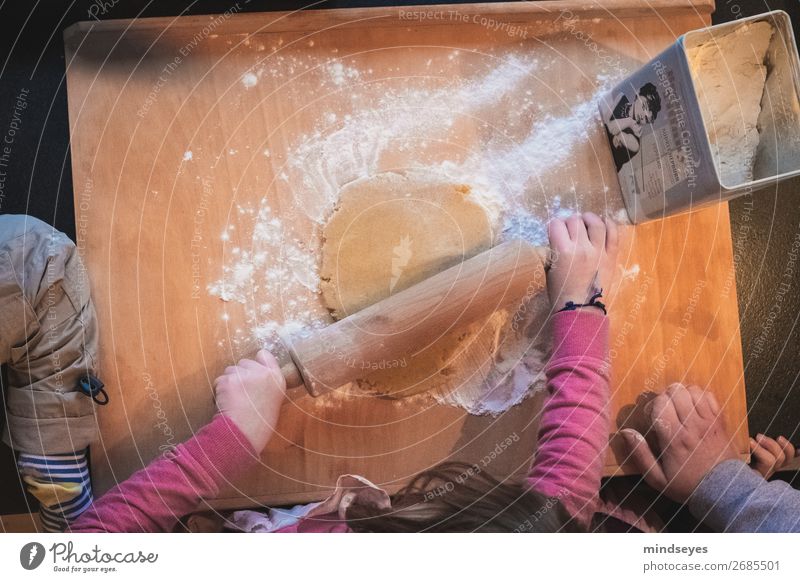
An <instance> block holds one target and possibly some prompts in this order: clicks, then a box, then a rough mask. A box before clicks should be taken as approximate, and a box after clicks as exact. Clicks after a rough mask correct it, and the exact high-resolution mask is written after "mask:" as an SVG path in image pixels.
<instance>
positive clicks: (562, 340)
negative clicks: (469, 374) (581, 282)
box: [528, 309, 609, 526]
mask: <svg viewBox="0 0 800 582" xmlns="http://www.w3.org/2000/svg"><path fill="white" fill-rule="evenodd" d="M552 323H553V340H554V349H553V356H552V357H551V358H550V361H549V362H548V364H547V368H546V369H545V374H546V376H547V396H546V401H545V404H544V408H543V410H542V416H541V424H540V426H539V443H538V448H537V451H536V456H535V457H534V461H533V467H532V468H531V472H530V475H529V476H528V484H529V485H530V486H531V487H532V488H533V489H536V490H537V491H539V492H540V493H543V494H545V495H548V496H551V497H556V498H558V499H559V500H561V502H562V503H563V504H564V506H565V507H566V508H567V510H568V511H569V512H570V514H571V515H572V516H573V517H574V518H576V519H577V520H578V521H579V522H580V523H581V524H582V525H584V526H588V525H589V523H590V521H591V518H592V515H593V514H594V512H595V508H596V507H597V502H598V499H599V490H600V479H601V477H602V472H603V461H604V458H605V451H606V446H607V444H608V432H609V413H608V406H607V404H608V399H609V387H608V375H609V364H608V360H607V352H608V318H607V317H606V316H604V315H603V314H602V313H600V312H599V311H597V312H595V310H594V309H586V310H577V311H565V312H562V313H557V314H555V315H554V316H553V322H552Z"/></svg>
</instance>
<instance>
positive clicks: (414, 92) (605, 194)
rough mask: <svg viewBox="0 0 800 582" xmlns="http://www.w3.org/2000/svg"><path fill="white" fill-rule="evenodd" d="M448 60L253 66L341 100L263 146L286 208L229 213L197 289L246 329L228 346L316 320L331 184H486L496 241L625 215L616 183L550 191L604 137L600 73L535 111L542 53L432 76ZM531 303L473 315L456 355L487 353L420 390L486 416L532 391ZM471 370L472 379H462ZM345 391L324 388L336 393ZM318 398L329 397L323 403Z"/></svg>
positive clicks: (271, 345) (538, 360)
mask: <svg viewBox="0 0 800 582" xmlns="http://www.w3.org/2000/svg"><path fill="white" fill-rule="evenodd" d="M462 57H463V54H461V53H459V52H458V51H452V52H451V53H449V54H447V55H446V58H444V59H443V60H442V61H441V62H434V61H433V60H429V61H428V63H427V66H428V68H429V69H430V70H431V75H430V77H425V76H419V77H412V78H402V77H400V78H394V79H392V75H394V74H397V73H396V72H395V73H393V72H392V71H389V72H385V74H386V75H387V77H388V78H387V79H375V78H374V72H373V71H372V70H369V69H368V70H360V69H359V68H358V67H357V66H356V64H355V63H354V62H352V61H347V62H345V61H343V60H340V59H333V60H331V61H329V62H324V61H322V62H318V63H315V62H313V61H305V62H291V63H287V62H282V63H281V62H278V63H275V64H272V65H266V64H265V65H264V66H263V67H262V68H261V69H260V70H259V71H258V75H259V76H260V75H262V74H270V75H279V74H283V73H284V72H286V71H287V70H288V71H289V73H291V74H299V73H302V72H303V71H309V70H310V71H317V73H318V74H319V75H320V77H321V78H320V84H319V86H320V91H323V92H341V93H343V94H346V95H347V96H348V98H349V101H350V103H349V105H350V107H346V106H345V107H342V106H338V107H337V108H335V109H334V108H328V109H326V108H324V107H319V112H318V114H317V115H318V120H317V123H316V126H315V127H314V129H313V130H312V131H311V132H309V133H307V134H305V135H301V136H298V138H297V142H296V143H294V144H292V145H291V146H290V149H288V150H287V151H285V152H276V151H269V150H263V154H264V156H266V157H268V158H269V161H266V160H265V163H272V164H273V168H274V170H275V174H276V179H277V180H278V181H279V182H280V183H281V184H284V185H286V189H288V190H289V191H290V192H291V194H290V195H291V197H292V198H293V201H292V204H291V208H290V209H289V211H288V213H289V214H291V215H292V219H291V220H282V219H281V217H286V216H287V210H286V208H285V207H282V208H281V210H280V211H279V212H277V211H273V209H272V208H271V206H270V197H269V196H265V197H264V198H263V200H262V201H261V203H260V205H259V206H258V207H253V208H251V207H244V206H240V207H238V208H237V212H238V216H239V220H240V222H241V223H242V224H240V225H239V227H238V228H239V231H241V232H244V233H245V234H244V235H243V236H242V238H240V239H239V240H238V242H237V243H234V242H233V241H231V242H230V245H231V248H226V262H225V264H224V267H223V271H222V276H221V278H220V279H219V281H217V282H215V283H213V284H212V285H210V286H209V288H208V291H209V293H211V294H212V295H214V296H217V297H219V298H221V299H223V300H225V301H235V302H239V303H241V304H243V305H244V309H245V313H246V316H247V325H248V327H249V329H247V330H244V331H242V332H241V333H240V334H237V335H236V336H235V337H233V339H232V340H231V341H232V342H233V344H234V347H236V348H238V349H240V350H242V351H245V353H246V350H249V349H251V348H252V347H253V343H254V342H255V344H257V345H258V346H262V347H266V348H268V349H272V350H277V351H280V349H281V345H280V342H279V341H278V337H279V335H280V334H281V333H284V332H287V331H290V332H292V333H310V332H311V330H313V329H315V328H318V327H321V326H324V325H327V324H328V323H329V322H330V317H329V315H328V313H327V311H326V310H324V309H323V308H322V306H321V302H320V300H319V297H318V292H319V272H318V268H319V265H318V263H317V261H318V257H319V248H320V245H321V242H322V241H321V239H320V236H321V235H320V231H321V226H322V225H323V224H324V222H325V220H327V217H328V216H329V215H330V213H331V212H332V210H333V207H334V205H335V204H336V201H337V200H336V199H337V195H338V192H339V189H340V188H341V186H343V185H344V184H346V183H348V182H350V181H352V180H354V179H357V178H359V177H364V176H368V175H370V174H374V173H377V172H380V171H385V170H388V169H397V168H402V167H405V168H411V167H415V168H435V169H436V170H439V171H442V172H444V173H446V174H448V175H452V176H453V177H454V178H457V179H458V180H460V181H463V182H465V183H470V184H474V185H477V186H486V187H485V188H476V189H480V190H483V191H486V192H494V193H496V195H495V196H494V197H492V198H491V199H487V200H483V202H484V203H485V204H486V205H487V207H489V208H491V209H492V210H493V211H495V212H497V213H498V215H499V216H500V223H501V224H502V232H501V233H499V236H498V242H499V241H501V240H505V239H510V238H517V237H521V238H525V239H527V240H528V241H530V242H532V243H534V244H546V241H547V234H546V228H545V224H546V221H547V219H548V218H550V217H552V216H559V217H560V216H565V215H568V214H570V213H572V212H574V211H577V210H593V211H595V212H599V213H601V214H606V215H609V216H613V217H615V218H618V216H619V213H620V212H622V213H624V212H625V211H624V208H623V205H622V199H621V197H620V196H619V195H618V194H617V193H616V189H615V191H614V192H612V193H610V194H609V188H608V186H603V185H602V184H601V185H600V186H599V187H598V186H597V185H596V183H593V184H572V185H571V187H567V188H566V189H565V190H563V179H564V176H568V175H571V172H570V170H571V169H573V168H575V167H576V164H577V163H578V162H577V161H576V152H577V151H578V150H579V149H581V148H583V149H582V150H581V151H582V152H583V153H584V154H585V152H586V148H591V147H592V146H591V145H590V144H591V142H594V143H595V144H601V143H604V142H603V140H604V139H605V136H604V135H602V134H601V133H600V130H601V126H600V121H599V119H597V113H596V111H597V105H596V101H597V99H598V98H599V96H600V95H601V94H603V93H604V92H605V91H607V90H608V88H610V87H611V86H612V85H613V83H614V81H615V79H614V78H612V77H610V76H608V77H607V76H604V75H601V76H599V77H598V78H597V79H595V83H594V85H593V87H591V89H590V90H589V91H587V92H586V93H584V94H575V95H569V96H565V95H559V97H558V99H559V100H560V105H559V106H558V107H549V108H544V109H543V105H542V102H541V101H542V100H541V99H538V98H537V91H545V92H546V91H552V89H550V88H548V87H546V86H545V85H542V84H537V81H536V78H537V73H539V72H542V71H545V70H547V69H549V68H550V67H553V66H557V62H558V61H556V60H555V58H554V59H552V60H547V59H537V58H533V57H532V56H525V57H522V56H515V55H513V54H511V55H508V54H507V55H504V56H503V57H502V58H498V59H497V60H495V61H493V62H490V63H489V66H485V67H483V68H482V69H479V70H475V71H474V72H473V73H472V74H467V75H466V77H456V76H453V75H445V74H443V73H444V70H443V69H441V68H439V67H442V66H444V67H452V66H454V63H455V65H456V66H457V65H458V63H459V62H460V59H461V58H462ZM444 61H446V63H447V64H444V65H443V62H444ZM398 71H399V68H398ZM462 75H463V71H462ZM445 79H451V80H445ZM242 82H243V83H245V78H244V77H243V78H242ZM467 130H470V131H476V132H477V133H478V140H477V141H478V143H477V145H476V147H475V149H474V150H472V151H463V150H459V149H458V148H457V147H452V146H453V145H454V144H456V143H458V142H459V140H457V139H455V138H457V137H458V136H459V135H460V132H464V131H467ZM597 138H599V139H597ZM273 150H274V147H273ZM590 151H592V150H591V149H590ZM612 169H613V168H612ZM609 175H612V174H611V173H609ZM612 177H613V176H612ZM614 179H615V177H614ZM595 182H596V181H595ZM557 185H560V186H557ZM288 186H291V188H288ZM556 187H560V188H562V190H556V189H555V188H556ZM614 187H616V183H615V184H614ZM626 218H627V217H626ZM297 221H305V227H304V228H303V230H302V232H303V235H300V234H299V233H298V232H296V231H295V226H294V223H295V222H297ZM309 224H310V225H311V226H312V228H311V230H312V236H311V237H310V238H309V237H308V234H307V231H308V230H309V229H308V228H307V226H308V225H309ZM227 244H228V243H226V245H227ZM542 300H544V301H546V297H543V294H540V295H539V296H535V297H533V298H530V300H529V301H528V303H527V304H524V305H523V306H521V307H519V309H517V311H514V312H511V311H500V312H497V313H495V314H493V315H492V316H491V317H489V318H487V320H486V321H484V322H481V323H480V324H477V325H476V328H475V330H474V333H473V334H472V336H471V338H472V339H471V340H470V341H469V342H468V344H467V345H466V346H465V348H464V355H465V357H467V356H468V355H469V354H470V353H474V354H484V358H485V354H486V353H491V354H493V355H492V357H491V358H489V359H486V361H485V362H483V364H482V365H481V369H480V370H479V371H477V372H476V371H474V370H472V371H469V374H467V373H466V372H465V376H464V377H463V378H454V379H453V381H452V383H451V384H450V385H449V386H448V387H447V388H446V389H442V390H439V391H438V392H436V393H435V394H432V395H421V396H420V397H425V398H430V397H431V396H432V397H434V398H436V399H437V400H438V401H439V402H441V403H445V404H449V405H453V406H460V407H462V408H464V409H465V410H467V411H469V412H470V413H472V414H491V415H496V414H499V413H501V412H503V411H504V410H507V409H508V408H509V407H511V406H513V405H515V404H518V403H519V402H521V401H522V400H523V399H525V398H526V397H527V396H529V395H530V394H532V393H533V392H535V391H536V390H538V389H540V388H541V387H542V386H543V384H544V378H543V368H544V364H545V362H546V361H547V358H548V356H549V345H550V343H551V342H550V338H549V337H548V335H547V334H548V331H547V327H548V326H546V325H544V324H545V321H540V320H539V319H540V318H541V315H539V316H537V315H536V314H537V313H540V314H541V312H542V311H543V310H541V309H536V305H535V303H536V302H537V301H542ZM545 311H546V310H545ZM486 346H489V347H490V350H489V351H488V352H487V351H486ZM464 368H469V366H464ZM475 373H479V374H480V377H481V378H483V381H482V382H474V381H471V382H468V381H466V380H467V379H468V376H469V375H471V374H475ZM351 390H352V388H345V389H342V390H339V391H337V394H339V395H340V396H341V397H342V398H345V397H347V395H348V394H350V391H351ZM331 398H332V397H331ZM412 398H417V397H412ZM318 400H320V402H321V404H322V403H324V402H327V403H328V404H330V402H329V401H330V398H327V397H323V399H318Z"/></svg>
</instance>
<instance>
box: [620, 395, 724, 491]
mask: <svg viewBox="0 0 800 582" xmlns="http://www.w3.org/2000/svg"><path fill="white" fill-rule="evenodd" d="M650 423H651V426H652V428H651V429H650V431H651V432H652V434H653V435H654V447H653V448H651V447H650V445H649V444H648V442H647V441H646V440H645V438H644V437H643V436H642V435H641V434H640V433H638V432H637V431H635V430H633V429H627V428H626V429H623V430H621V431H620V434H622V436H623V438H624V439H625V443H626V444H627V446H628V453H629V455H630V458H631V459H632V461H633V464H634V465H635V466H636V468H637V469H638V470H639V471H640V472H641V473H642V475H644V480H645V482H647V483H648V484H649V485H650V486H651V487H653V488H654V489H657V490H658V491H662V492H663V493H664V494H665V495H666V496H667V497H669V498H670V499H673V500H675V501H678V502H681V503H683V502H685V501H686V500H687V499H689V496H690V495H691V494H692V493H693V492H694V490H695V489H696V488H697V486H698V485H699V484H700V481H702V480H703V477H705V476H706V474H707V473H708V472H709V471H711V469H713V468H714V467H716V466H717V465H718V464H719V463H721V462H723V461H727V460H729V459H738V458H739V456H738V454H737V451H736V449H735V448H734V447H733V444H732V439H731V438H730V436H729V434H728V432H727V431H726V430H725V426H724V423H723V420H722V416H721V412H720V408H719V404H717V401H716V399H715V398H714V395H713V394H711V393H710V392H706V391H704V390H702V389H701V388H699V387H697V386H691V387H689V388H686V387H685V386H684V385H683V384H673V385H671V386H670V387H669V388H667V390H666V391H665V392H664V393H662V394H659V395H658V396H656V397H655V398H654V399H653V401H652V403H651V405H650Z"/></svg>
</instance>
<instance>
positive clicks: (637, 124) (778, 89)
mask: <svg viewBox="0 0 800 582" xmlns="http://www.w3.org/2000/svg"><path fill="white" fill-rule="evenodd" d="M758 21H768V22H769V23H771V25H772V26H773V28H774V32H773V34H772V39H771V41H770V43H769V48H768V49H767V53H766V57H765V61H764V62H765V64H766V68H767V77H766V82H765V84H764V92H763V95H762V99H761V112H760V113H759V116H758V123H757V127H758V133H759V142H758V147H757V149H756V151H755V157H754V158H753V160H754V162H753V171H752V175H753V179H752V180H751V181H747V182H743V183H740V184H724V183H723V180H721V178H720V170H719V167H718V165H717V164H716V163H715V160H714V157H713V155H712V146H711V143H710V141H709V137H708V133H707V131H706V129H705V127H706V125H705V124H704V119H703V114H702V112H701V108H700V103H699V97H698V91H697V90H696V87H695V84H694V82H693V80H692V74H691V71H690V63H689V60H688V57H687V52H686V51H687V49H691V48H692V47H695V46H697V45H698V44H700V43H703V42H705V41H708V40H710V39H715V38H720V37H721V36H722V35H725V34H728V33H729V32H731V31H732V30H734V29H735V28H736V27H739V26H743V25H744V24H745V23H748V22H751V23H752V22H758ZM721 66H726V63H725V62H723V63H721ZM731 83H733V80H732V81H731ZM798 87H800V59H798V54H797V46H796V44H795V40H794V32H793V31H792V26H791V22H790V20H789V16H788V15H787V14H786V13H785V12H783V11H780V10H776V11H773V12H767V13H764V14H759V15H757V16H753V17H749V18H743V19H740V20H737V21H734V22H728V23H725V24H720V25H717V26H712V27H709V28H705V29H700V30H695V31H691V32H688V33H686V34H684V35H682V36H681V37H679V38H678V40H677V41H676V42H675V43H674V44H672V45H671V46H670V47H669V48H667V49H666V50H664V51H663V52H662V53H661V54H659V55H658V56H657V57H655V58H654V59H653V60H651V61H650V62H649V63H647V64H646V65H645V66H644V67H642V68H641V69H639V70H638V71H637V72H636V73H634V74H632V75H630V76H629V77H627V78H626V79H625V80H624V81H623V82H622V83H620V84H619V85H617V86H616V87H615V88H614V89H613V90H612V91H611V92H610V93H609V94H608V95H607V96H606V97H605V98H604V99H601V102H600V113H601V116H602V117H603V121H604V122H605V124H606V130H607V135H608V139H609V145H610V146H611V149H612V153H613V156H614V159H615V164H616V167H617V175H618V177H619V182H620V187H621V189H622V195H623V198H624V200H625V206H626V208H627V210H628V215H629V217H630V219H631V221H632V222H634V223H639V222H644V221H647V220H653V219H658V218H663V217H665V216H669V215H672V214H677V213H680V212H684V211H688V210H693V209H695V208H698V207H700V206H705V205H708V204H713V203H718V202H722V201H725V200H729V199H731V198H735V197H736V196H741V195H743V194H746V193H748V192H753V191H755V190H759V189H761V188H764V187H766V186H770V185H774V184H775V183H777V182H778V181H780V180H784V179H786V178H789V177H792V176H796V175H798V174H800V99H798V94H800V90H799V89H798ZM732 90H735V88H732ZM634 101H638V103H639V105H637V106H634V105H633V103H634ZM637 108H638V109H637ZM624 112H629V115H630V116H629V117H628V118H626V117H619V115H624ZM620 120H623V121H624V123H625V124H626V125H629V126H631V127H630V128H626V130H625V132H624V133H625V134H626V135H624V136H622V137H621V138H620V137H618V136H619V135H620V134H621V133H623V132H621V131H620V130H619V127H620V126H619V125H617V126H616V127H615V128H614V129H616V133H614V129H612V127H611V124H612V123H614V122H618V121H620ZM615 138H616V139H615ZM637 142H638V147H637Z"/></svg>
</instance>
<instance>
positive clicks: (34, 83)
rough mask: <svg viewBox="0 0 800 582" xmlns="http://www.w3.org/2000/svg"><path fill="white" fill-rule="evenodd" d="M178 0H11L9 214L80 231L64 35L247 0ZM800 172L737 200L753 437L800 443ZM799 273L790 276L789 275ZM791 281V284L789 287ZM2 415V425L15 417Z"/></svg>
mask: <svg viewBox="0 0 800 582" xmlns="http://www.w3.org/2000/svg"><path fill="white" fill-rule="evenodd" d="M236 3H237V2H236V0H230V1H228V2H224V1H220V0H214V1H200V0H197V1H194V2H188V1H185V0H175V1H170V2H155V1H154V0H150V1H149V2H148V1H145V0H106V1H101V0H95V1H94V2H90V1H87V0H80V1H73V2H67V1H64V0H49V1H48V2H36V3H27V2H26V3H21V2H20V3H15V4H13V5H12V3H9V2H5V3H2V4H0V46H2V50H0V63H2V65H0V132H2V133H3V134H5V131H4V129H5V128H7V127H8V125H9V123H10V121H11V116H12V111H13V103H14V101H15V97H16V96H17V95H18V94H19V92H20V91H22V90H25V89H27V90H28V92H29V98H28V102H29V106H28V108H27V109H26V110H25V112H24V114H23V116H22V122H21V128H20V130H19V131H18V132H17V134H16V135H15V136H14V140H13V144H12V151H11V156H10V157H11V159H10V163H9V166H8V167H7V168H5V171H6V172H7V176H6V187H5V189H4V191H3V193H4V196H2V197H0V213H14V214H18V213H25V214H30V215H33V216H36V217H37V218H40V219H42V220H44V221H46V222H48V223H50V224H53V225H54V226H55V227H56V228H58V229H59V230H62V231H64V232H65V233H67V234H68V235H70V236H72V237H73V238H74V234H75V223H74V218H73V198H72V173H71V169H70V153H69V120H68V118H67V95H66V86H65V78H64V46H63V41H62V32H63V30H64V29H65V28H66V27H67V26H69V25H71V24H73V23H75V22H78V21H81V20H89V19H91V18H92V17H93V16H94V17H96V18H98V19H116V18H143V17H152V16H169V15H177V14H213V13H221V12H224V11H225V10H227V9H229V8H230V7H232V6H234V5H235V4H236ZM455 3H457V2H448V1H447V0H438V1H436V2H426V1H424V0H421V1H417V2H401V1H400V2H398V1H395V2H382V1H368V0H367V1H362V2H347V1H342V2H318V3H316V4H314V5H313V7H314V8H345V7H355V6H391V5H401V4H455ZM238 4H239V6H240V7H241V9H242V10H241V11H242V12H250V11H263V10H294V9H298V8H301V7H303V6H307V5H308V3H304V2H289V1H271V2H264V1H262V2H259V1H255V0H251V1H249V2H248V1H246V0H239V2H238ZM776 9H780V10H786V11H787V12H788V13H789V14H790V15H791V17H792V22H793V25H794V28H795V30H800V3H798V2H797V1H796V0H785V1H784V0H774V1H773V0H770V1H764V0H717V11H716V12H715V14H714V17H713V20H714V22H715V23H718V22H724V21H727V20H732V19H735V18H739V17H742V16H749V15H752V14H758V13H760V12H764V11H767V10H776ZM799 202H800V179H795V180H789V181H786V182H783V183H782V184H780V186H779V187H778V188H776V189H773V190H771V191H762V192H758V193H757V194H754V195H752V196H746V197H743V198H739V199H737V200H735V201H733V202H731V204H730V214H731V229H732V236H733V243H734V249H735V261H736V286H737V290H738V296H739V313H740V319H741V329H742V347H743V352H744V365H745V381H746V385H747V404H748V416H749V422H750V430H751V433H752V434H755V433H757V432H763V433H765V434H769V435H775V436H777V435H778V434H783V435H785V436H786V437H787V438H789V439H790V440H792V441H793V442H796V441H800V383H799V382H798V375H800V331H798V314H800V273H797V272H795V273H789V272H788V271H787V267H788V266H789V264H790V253H792V252H793V249H794V251H795V252H796V250H797V248H798V246H797V245H798V244H800V208H798V206H799V204H798V203H799ZM787 275H788V276H787ZM781 283H787V284H789V287H788V289H787V287H786V285H784V286H783V287H781ZM4 422H5V420H4V415H0V426H2V425H3V424H4ZM0 476H2V477H1V478H0V514H10V513H20V512H24V511H28V510H29V507H34V505H33V504H32V503H31V504H30V505H29V503H30V502H31V500H30V499H27V498H26V497H25V495H24V494H23V491H22V487H21V485H20V482H19V479H18V477H17V473H16V467H15V464H14V457H13V453H12V451H11V450H10V449H9V448H8V447H6V446H5V445H0Z"/></svg>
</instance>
